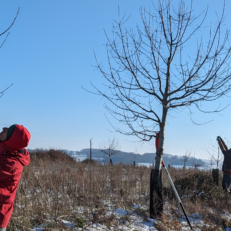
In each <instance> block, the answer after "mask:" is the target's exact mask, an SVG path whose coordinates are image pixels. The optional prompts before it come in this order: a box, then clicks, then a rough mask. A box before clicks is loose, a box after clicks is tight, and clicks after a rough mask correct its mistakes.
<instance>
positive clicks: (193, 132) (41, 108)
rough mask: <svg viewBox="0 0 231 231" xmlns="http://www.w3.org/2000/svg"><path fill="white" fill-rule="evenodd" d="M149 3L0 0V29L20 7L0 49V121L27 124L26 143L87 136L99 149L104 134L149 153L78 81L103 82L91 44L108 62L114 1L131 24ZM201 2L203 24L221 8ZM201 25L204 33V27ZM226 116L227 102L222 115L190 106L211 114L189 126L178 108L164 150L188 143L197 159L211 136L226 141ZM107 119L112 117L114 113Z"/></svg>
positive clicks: (179, 150)
mask: <svg viewBox="0 0 231 231" xmlns="http://www.w3.org/2000/svg"><path fill="white" fill-rule="evenodd" d="M173 2H176V1H175V0H174V1H173ZM149 5H151V1H149V0H147V1H145V3H144V1H137V0H133V1H131V0H113V1H112V0H111V1H109V0H98V1H93V0H91V1H90V0H84V1H83V0H68V1H64V0H56V1H50V0H33V1H31V0H23V1H22V0H8V1H0V22H1V23H0V31H3V30H4V29H6V28H7V27H8V26H9V25H10V24H11V22H12V20H13V18H14V17H15V14H16V12H17V8H18V7H20V13H19V15H18V18H17V20H16V22H15V25H14V26H13V27H12V28H11V29H10V35H9V37H8V39H7V41H6V43H5V44H4V45H3V47H2V48H1V49H0V86H1V90H3V89H4V88H6V87H7V86H9V85H10V84H11V83H13V86H12V87H11V88H10V89H9V90H8V91H6V92H5V94H4V96H3V97H2V98H1V99H0V105H1V109H2V112H1V114H0V126H2V127H4V126H10V125H12V124H15V123H17V124H23V125H24V126H26V127H27V128H28V130H29V131H30V132H31V135H32V137H31V141H30V144H29V148H57V149H69V150H81V149H83V148H87V147H89V145H90V142H89V140H90V139H91V138H93V148H99V146H100V144H101V143H102V142H103V140H107V139H108V138H113V137H115V138H117V140H118V141H119V142H120V144H121V149H122V150H123V151H130V152H134V151H135V150H136V151H137V152H138V153H141V154H142V153H145V152H155V146H154V145H153V143H144V144H142V145H141V144H140V143H134V142H131V141H135V140H136V139H135V137H134V138H132V137H126V136H123V135H120V134H118V133H112V132H110V130H112V128H111V126H110V124H109V123H108V121H107V119H106V117H105V113H106V114H107V112H106V111H105V109H104V107H103V103H104V100H103V99H102V98H101V97H97V96H95V95H92V94H89V93H88V92H86V91H84V90H83V89H82V88H81V86H83V87H85V88H87V89H89V90H90V89H92V88H91V85H90V81H92V82H93V83H94V84H96V85H98V86H100V84H101V83H102V81H103V78H102V76H101V75H100V73H99V72H97V71H96V69H95V68H94V65H95V64H96V63H95V60H94V54H93V50H95V52H96V54H97V57H98V59H99V60H100V61H102V62H103V63H104V64H105V66H106V50H105V46H104V44H105V43H106V38H105V35H104V29H105V30H106V31H107V33H109V35H110V32H111V28H112V27H111V25H112V20H113V19H117V18H118V6H119V7H120V10H121V12H122V13H123V12H125V11H126V12H127V15H130V14H131V17H130V19H129V21H128V22H127V24H126V26H127V27H134V26H135V25H136V23H140V16H139V7H140V6H145V7H148V6H149ZM207 5H209V11H208V16H207V18H206V21H205V24H204V25H205V26H209V25H210V23H212V24H214V25H215V23H216V12H217V13H218V15H220V14H221V11H222V7H223V4H222V3H221V1H215V0H213V1H211V0H204V1H200V0H194V4H193V8H194V9H195V11H194V14H195V15H197V14H198V13H200V12H202V10H203V9H205V8H206V7H207ZM228 9H231V3H230V1H227V3H226V11H225V15H226V21H225V25H224V27H223V28H224V30H225V29H226V28H228V29H229V27H228V26H230V21H231V16H230V14H229V10H228ZM205 30H206V27H205ZM200 32H201V33H202V34H203V36H204V38H206V33H203V32H204V31H200ZM198 36H200V34H199V33H198ZM4 38H5V37H4V36H2V37H0V40H1V41H3V40H4ZM229 101H230V98H223V99H221V100H220V102H217V103H222V105H224V106H225V105H227V104H229ZM217 103H216V104H217ZM214 105H215V104H214V103H212V105H210V106H214ZM210 108H212V107H210ZM107 115H108V114H107ZM230 115H231V107H230V106H229V107H228V108H227V109H226V110H225V111H224V112H223V113H222V116H221V115H201V114H198V113H196V112H195V115H194V118H195V120H197V121H198V122H206V121H208V120H211V119H212V120H213V122H211V123H208V124H206V125H203V126H196V125H194V124H193V123H192V122H191V120H190V118H189V116H188V112H187V111H183V112H181V113H179V114H177V118H172V117H169V118H168V121H167V122H168V125H167V126H166V140H165V150H164V152H165V153H169V154H174V155H184V153H185V152H186V151H188V150H191V151H192V152H193V153H194V152H195V156H196V157H198V158H209V156H208V154H207V153H206V152H205V151H204V150H203V148H205V146H206V145H208V143H209V142H210V140H212V141H213V142H214V144H216V141H215V139H216V136H217V135H221V136H222V137H224V138H225V137H226V138H227V145H228V146H229V147H231V143H229V142H228V140H229V141H230V142H231V131H230V118H231V117H230ZM108 117H109V118H110V116H109V115H108ZM111 121H112V122H113V123H114V121H113V119H112V118H111ZM127 140H128V141H127Z"/></svg>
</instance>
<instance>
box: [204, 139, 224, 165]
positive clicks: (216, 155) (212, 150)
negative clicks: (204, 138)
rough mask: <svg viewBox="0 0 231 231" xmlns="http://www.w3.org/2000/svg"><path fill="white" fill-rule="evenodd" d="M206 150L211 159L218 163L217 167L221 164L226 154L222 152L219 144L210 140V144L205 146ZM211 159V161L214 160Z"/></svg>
mask: <svg viewBox="0 0 231 231" xmlns="http://www.w3.org/2000/svg"><path fill="white" fill-rule="evenodd" d="M204 150H205V151H206V152H207V153H208V154H209V155H210V156H211V160H213V161H214V162H215V163H216V165H217V169H218V168H219V166H220V163H221V162H222V161H223V159H224V156H223V154H222V153H221V152H220V148H219V145H218V144H217V145H214V144H213V143H212V141H211V140H210V143H209V146H208V147H205V148H204ZM211 160H210V162H212V161H211Z"/></svg>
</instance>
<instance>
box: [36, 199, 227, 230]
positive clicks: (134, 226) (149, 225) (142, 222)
mask: <svg viewBox="0 0 231 231" xmlns="http://www.w3.org/2000/svg"><path fill="white" fill-rule="evenodd" d="M112 207H113V206H108V207H107V209H108V210H107V214H108V215H110V214H113V215H114V216H115V217H116V220H117V221H118V222H119V223H118V224H117V225H116V226H115V227H113V226H111V227H110V228H109V227H108V226H105V225H103V224H99V223H88V224H87V225H85V227H84V228H77V227H76V224H75V223H74V222H71V221H69V220H68V217H66V219H64V217H63V218H62V217H60V218H59V222H61V223H62V224H63V226H64V227H66V228H67V230H73V231H105V230H111V231H156V230H158V229H157V228H155V226H156V225H158V224H161V221H158V220H154V219H151V218H146V219H144V217H142V216H140V215H138V214H136V213H135V212H132V211H130V210H125V209H123V208H118V209H113V208H112ZM141 207H142V206H141V205H138V204H134V207H133V209H134V211H136V210H137V209H140V208H141ZM168 209H169V205H168V204H165V211H166V212H165V213H166V214H167V215H168V216H169V215H170V219H173V217H172V215H171V213H170V211H168ZM81 211H83V208H82V207H81V208H79V210H78V211H75V212H76V213H78V214H79V213H80V212H81ZM222 216H223V217H225V218H228V219H231V214H229V213H228V212H224V214H223V215H222ZM123 218H124V219H123ZM188 218H189V220H190V223H191V225H192V227H193V230H194V231H201V229H200V227H202V226H204V225H205V226H207V227H210V225H208V224H205V222H204V221H203V217H202V216H201V215H200V214H197V213H194V214H191V215H188ZM121 221H122V222H121ZM178 221H179V223H180V225H181V229H180V230H184V231H187V230H191V229H190V227H189V225H188V223H187V220H186V218H185V216H182V217H181V218H179V219H178ZM44 228H45V225H44V224H41V225H39V226H37V227H35V228H33V229H31V230H33V231H43V230H44ZM52 230H56V229H52ZM58 230H60V229H57V231H58ZM65 230H66V229H65ZM169 230H170V229H169ZM171 230H179V228H178V229H174V228H173V227H172V228H171ZM225 231H231V227H230V228H229V227H227V228H226V229H225Z"/></svg>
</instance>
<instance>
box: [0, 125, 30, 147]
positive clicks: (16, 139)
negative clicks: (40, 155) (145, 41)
mask: <svg viewBox="0 0 231 231" xmlns="http://www.w3.org/2000/svg"><path fill="white" fill-rule="evenodd" d="M30 137H31V135H30V133H29V131H28V130H27V129H26V128H25V127H23V126H22V125H18V124H16V126H15V128H14V131H13V133H12V135H11V137H10V138H9V139H8V140H6V141H4V142H3V143H4V144H6V145H7V146H9V147H11V148H14V149H17V150H21V149H23V148H25V147H27V146H28V144H29V141H30Z"/></svg>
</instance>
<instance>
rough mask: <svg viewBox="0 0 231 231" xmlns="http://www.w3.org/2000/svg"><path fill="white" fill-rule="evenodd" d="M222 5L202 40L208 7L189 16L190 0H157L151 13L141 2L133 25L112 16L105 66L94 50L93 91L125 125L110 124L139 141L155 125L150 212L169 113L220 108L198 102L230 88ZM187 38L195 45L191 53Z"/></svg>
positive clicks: (230, 52)
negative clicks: (98, 82)
mask: <svg viewBox="0 0 231 231" xmlns="http://www.w3.org/2000/svg"><path fill="white" fill-rule="evenodd" d="M187 3H188V2H187ZM153 6H154V5H153ZM224 9H225V6H224V7H223V13H222V15H221V17H220V18H218V22H217V24H216V26H215V27H214V28H212V27H211V28H210V29H209V31H208V36H209V38H208V40H207V41H206V42H204V41H203V38H202V37H201V39H198V33H199V32H200V29H201V28H202V25H203V23H204V20H205V18H206V15H207V10H206V11H204V12H202V14H200V15H199V16H198V17H195V16H193V7H192V1H191V4H190V5H189V7H187V6H186V1H183V0H179V3H178V5H177V6H176V7H174V6H173V2H172V1H168V0H166V1H165V0H159V1H158V7H157V8H155V6H154V13H152V12H151V10H149V11H146V9H145V8H140V16H141V21H142V27H140V26H139V25H137V26H136V31H135V30H132V29H128V28H126V27H125V26H124V25H125V23H126V20H127V18H126V17H125V15H124V16H123V17H120V13H119V19H118V20H117V21H114V22H113V26H112V38H111V39H110V37H109V35H108V34H107V33H106V32H105V34H106V38H107V44H106V48H107V61H108V69H106V68H105V67H104V66H103V65H102V64H101V63H100V62H99V61H98V60H97V57H96V55H95V58H96V63H97V65H96V67H97V69H98V70H99V72H101V74H102V75H103V77H104V79H105V82H104V84H105V86H106V88H99V87H96V86H95V85H93V87H94V88H95V89H96V91H97V93H96V94H99V95H101V96H103V97H104V98H105V99H106V101H107V102H108V104H107V103H106V104H105V108H106V109H107V110H108V112H109V113H110V114H111V115H112V116H113V117H114V118H115V119H117V120H118V121H119V122H120V123H121V124H125V125H126V126H127V128H128V129H127V130H126V129H125V130H124V129H121V128H120V127H115V126H113V125H112V126H113V127H114V128H115V130H116V131H118V132H120V133H122V134H125V135H132V136H136V137H137V138H138V139H139V140H140V141H142V142H144V141H151V140H152V139H153V138H156V133H155V132H154V131H156V130H157V131H160V134H159V139H160V142H159V147H158V150H157V152H156V157H155V169H154V170H153V172H154V173H153V174H154V175H153V177H152V176H151V179H152V180H151V182H152V183H151V184H153V185H155V186H153V187H151V185H150V187H151V188H152V189H150V190H154V191H153V192H151V193H150V196H151V195H152V194H155V193H156V194H157V195H158V196H157V197H155V198H157V199H156V200H158V201H155V202H154V203H155V204H159V205H160V206H159V207H158V206H155V208H154V209H155V211H151V210H152V209H151V205H150V214H151V216H156V215H157V216H158V215H160V214H161V213H162V210H163V201H162V202H161V200H162V199H158V198H162V196H161V195H162V192H161V185H162V180H161V171H160V170H161V161H162V156H163V150H164V141H165V126H166V121H167V116H168V114H169V113H170V112H174V111H175V110H177V109H178V110H181V109H184V108H187V109H189V112H190V115H191V114H192V111H194V109H198V110H199V111H201V112H205V113H212V112H219V111H221V110H222V109H220V108H214V109H212V110H211V111H204V110H203V104H202V103H203V102H211V101H215V100H217V99H219V98H220V97H222V96H225V95H227V93H229V92H230V88H231V85H230V80H231V72H230V71H231V69H230V55H231V47H230V45H229V43H228V36H229V31H226V32H225V33H224V35H223V34H222V33H221V32H222V31H221V26H222V23H223V21H224ZM200 17H202V18H201V19H200ZM197 20H199V22H198V23H197ZM196 33H197V39H198V40H196V41H195V40H192V39H193V37H194V36H195V34H196ZM203 33H205V29H204V28H203ZM222 35H223V36H222ZM192 41H193V42H192ZM187 43H188V44H190V46H193V45H195V48H194V49H193V52H191V54H189V50H187V47H186V44H187ZM104 89H106V90H104ZM191 118H192V117H191ZM192 121H193V119H192ZM150 202H151V199H150ZM156 212H157V213H156Z"/></svg>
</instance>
